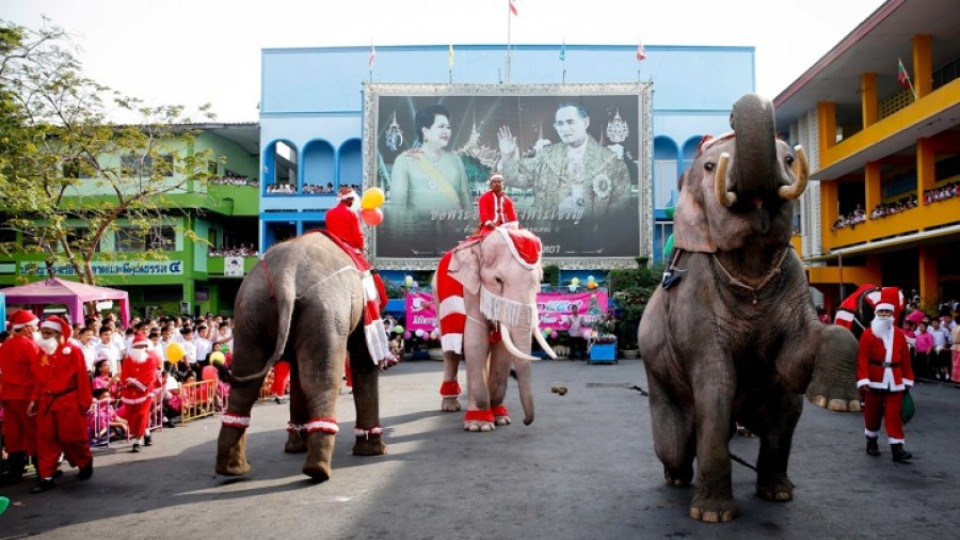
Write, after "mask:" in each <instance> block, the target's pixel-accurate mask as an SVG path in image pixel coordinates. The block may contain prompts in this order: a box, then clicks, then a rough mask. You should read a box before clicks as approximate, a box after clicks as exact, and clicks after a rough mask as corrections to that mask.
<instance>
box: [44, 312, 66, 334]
mask: <svg viewBox="0 0 960 540" xmlns="http://www.w3.org/2000/svg"><path fill="white" fill-rule="evenodd" d="M40 328H49V329H50V330H56V331H57V332H60V335H61V336H63V339H64V340H67V339H70V323H68V322H67V321H65V320H63V319H61V318H60V317H57V316H56V315H51V316H49V317H47V320H45V321H43V324H41V325H40Z"/></svg>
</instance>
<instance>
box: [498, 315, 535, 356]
mask: <svg viewBox="0 0 960 540" xmlns="http://www.w3.org/2000/svg"><path fill="white" fill-rule="evenodd" d="M500 335H502V336H503V345H504V346H505V347H506V348H507V350H508V351H510V354H512V355H514V356H516V357H517V358H521V359H523V360H527V361H529V362H536V361H538V360H540V359H539V358H537V357H536V356H531V355H529V354H527V353H525V352H523V351H521V350H520V349H518V348H517V346H516V345H514V344H513V338H511V337H510V330H508V329H507V325H505V324H501V325H500Z"/></svg>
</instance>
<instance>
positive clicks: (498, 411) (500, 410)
mask: <svg viewBox="0 0 960 540" xmlns="http://www.w3.org/2000/svg"><path fill="white" fill-rule="evenodd" d="M493 415H494V416H510V413H509V412H507V408H506V407H504V406H503V405H497V406H496V407H494V408H493Z"/></svg>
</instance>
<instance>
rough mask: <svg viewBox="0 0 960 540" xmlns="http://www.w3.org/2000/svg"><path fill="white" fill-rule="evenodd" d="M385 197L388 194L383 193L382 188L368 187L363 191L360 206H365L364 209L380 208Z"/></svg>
mask: <svg viewBox="0 0 960 540" xmlns="http://www.w3.org/2000/svg"><path fill="white" fill-rule="evenodd" d="M385 199H386V196H385V195H384V194H383V190H382V189H380V188H378V187H372V188H367V189H366V190H365V191H364V192H363V198H362V199H360V208H363V209H364V210H372V209H374V208H380V207H381V206H382V205H383V201H384V200H385Z"/></svg>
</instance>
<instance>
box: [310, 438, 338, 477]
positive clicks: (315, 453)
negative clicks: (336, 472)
mask: <svg viewBox="0 0 960 540" xmlns="http://www.w3.org/2000/svg"><path fill="white" fill-rule="evenodd" d="M334 442H336V435H334V434H332V433H325V432H323V431H315V432H313V433H310V434H308V435H307V459H306V461H304V464H303V474H305V475H307V476H309V477H310V478H311V479H313V480H314V481H315V482H318V483H319V482H326V481H327V480H329V479H330V462H331V460H332V459H333V444H334Z"/></svg>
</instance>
